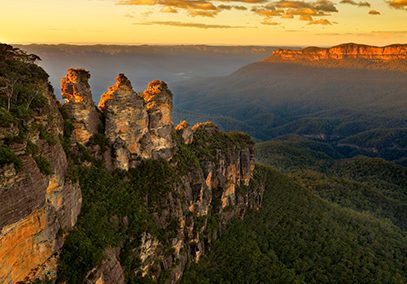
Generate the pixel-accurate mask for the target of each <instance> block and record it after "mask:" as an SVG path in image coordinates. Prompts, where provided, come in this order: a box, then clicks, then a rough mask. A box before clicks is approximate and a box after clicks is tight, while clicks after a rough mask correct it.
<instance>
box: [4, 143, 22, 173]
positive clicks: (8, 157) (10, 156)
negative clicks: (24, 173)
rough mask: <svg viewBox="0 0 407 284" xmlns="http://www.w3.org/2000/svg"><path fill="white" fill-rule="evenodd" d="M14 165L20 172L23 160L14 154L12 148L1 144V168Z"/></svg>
mask: <svg viewBox="0 0 407 284" xmlns="http://www.w3.org/2000/svg"><path fill="white" fill-rule="evenodd" d="M7 164H14V167H15V168H16V169H17V170H19V169H20V168H21V160H20V159H19V158H18V157H17V156H16V154H14V152H13V151H11V150H10V148H9V147H8V146H6V145H4V144H2V143H0V166H4V165H7Z"/></svg>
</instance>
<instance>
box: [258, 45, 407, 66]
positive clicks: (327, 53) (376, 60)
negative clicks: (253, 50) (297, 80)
mask: <svg viewBox="0 0 407 284" xmlns="http://www.w3.org/2000/svg"><path fill="white" fill-rule="evenodd" d="M264 61H265V62H286V63H296V64H304V65H314V66H321V67H356V68H368V69H379V70H395V71H407V68H406V61H407V45H402V44H394V45H388V46H384V47H377V46H368V45H362V44H355V43H348V44H341V45H337V46H334V47H331V48H320V47H307V48H304V49H301V50H289V49H277V50H275V51H273V53H272V55H271V56H270V57H268V58H266V59H264Z"/></svg>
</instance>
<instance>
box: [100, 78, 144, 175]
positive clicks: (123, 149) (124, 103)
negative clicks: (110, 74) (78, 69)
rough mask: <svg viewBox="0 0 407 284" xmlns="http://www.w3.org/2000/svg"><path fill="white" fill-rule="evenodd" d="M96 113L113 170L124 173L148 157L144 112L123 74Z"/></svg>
mask: <svg viewBox="0 0 407 284" xmlns="http://www.w3.org/2000/svg"><path fill="white" fill-rule="evenodd" d="M99 109H100V110H101V111H102V112H103V114H104V119H105V135H106V137H107V138H108V140H109V142H110V144H111V145H112V151H113V155H114V158H113V161H114V164H115V165H114V166H115V168H119V169H123V170H128V169H129V167H134V166H135V162H136V161H137V158H138V157H139V158H140V157H141V158H150V157H151V149H150V144H149V141H150V134H149V128H148V124H149V117H148V114H147V108H146V107H145V103H144V100H143V98H142V97H140V96H139V95H138V94H137V93H135V92H134V91H133V88H132V86H131V83H130V81H129V80H128V79H127V78H126V77H125V76H124V75H123V74H119V75H118V76H117V78H116V83H115V84H114V85H113V86H112V87H110V88H109V90H108V91H107V92H106V93H104V94H103V95H102V97H101V99H100V102H99Z"/></svg>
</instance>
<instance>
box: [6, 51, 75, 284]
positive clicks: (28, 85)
mask: <svg viewBox="0 0 407 284" xmlns="http://www.w3.org/2000/svg"><path fill="white" fill-rule="evenodd" d="M6 52H7V51H6ZM8 52H10V53H12V52H13V51H11V50H8ZM3 54H4V53H3ZM21 56H24V55H23V54H17V55H15V56H12V57H11V58H7V59H4V58H0V60H1V61H2V64H3V66H9V68H10V71H11V72H9V73H3V74H1V76H4V77H3V78H7V79H8V80H15V82H16V84H18V86H19V87H20V88H21V89H20V90H21V91H20V92H19V94H18V97H17V96H16V97H15V98H14V100H12V101H11V103H10V109H9V110H8V111H7V110H5V109H4V108H3V105H2V102H3V101H2V99H3V98H4V97H2V94H0V111H1V112H2V114H3V116H2V117H3V118H4V115H5V114H6V115H7V117H8V119H7V120H2V121H1V123H0V133H3V134H2V135H1V136H0V153H1V155H0V156H1V157H0V230H1V233H0V283H16V282H18V281H23V280H29V279H33V278H44V277H51V278H55V277H56V274H55V273H56V260H55V256H56V255H57V254H58V252H59V250H60V249H61V247H62V245H63V242H64V237H65V236H66V234H67V233H68V232H69V231H70V230H71V229H72V228H73V226H74V225H75V223H76V220H77V216H78V215H79V212H80V209H81V200H82V197H81V191H80V189H79V184H78V183H77V182H74V181H71V180H69V179H67V178H66V175H67V170H68V163H67V157H66V155H65V152H64V149H63V147H62V145H61V143H60V142H59V136H60V135H62V133H63V130H64V126H63V120H62V116H61V114H60V112H59V110H58V104H57V101H56V99H55V97H54V95H53V93H52V88H51V86H49V84H48V82H47V76H46V74H45V73H44V72H43V71H42V69H40V68H39V67H37V66H36V65H35V64H34V63H33V61H31V60H29V61H23V62H25V63H24V64H21V63H20V64H15V61H16V60H21V61H22V58H21ZM3 70H4V69H3ZM27 70H29V72H30V73H29V74H30V77H27V76H26V75H25V74H27V73H25V72H27ZM3 95H4V94H3ZM10 130H12V131H10ZM10 157H12V158H11V159H10Z"/></svg>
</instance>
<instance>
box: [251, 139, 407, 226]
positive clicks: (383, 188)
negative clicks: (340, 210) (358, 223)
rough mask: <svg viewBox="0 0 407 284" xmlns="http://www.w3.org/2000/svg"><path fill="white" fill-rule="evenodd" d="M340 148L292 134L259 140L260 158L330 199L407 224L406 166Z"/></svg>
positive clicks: (399, 223)
mask: <svg viewBox="0 0 407 284" xmlns="http://www.w3.org/2000/svg"><path fill="white" fill-rule="evenodd" d="M339 150H341V149H338V148H335V147H333V146H331V145H330V144H328V143H323V142H318V141H314V140H311V139H306V138H302V137H299V136H288V137H281V138H279V139H274V140H271V141H267V142H263V143H259V144H257V159H258V161H260V162H262V163H264V164H268V165H272V166H274V167H277V168H278V169H280V170H282V171H284V172H288V173H289V175H290V176H291V177H293V178H294V179H295V180H296V181H297V182H298V183H300V184H302V185H303V186H304V187H307V188H308V189H310V190H312V191H313V192H314V193H316V194H317V195H318V196H320V197H322V198H324V199H326V200H329V201H331V202H335V203H337V204H338V205H340V206H342V207H346V208H351V209H354V210H357V211H360V212H364V211H368V212H370V213H372V214H374V215H375V216H377V217H380V218H387V219H390V220H391V221H392V222H393V223H394V224H396V225H398V226H399V227H401V228H402V229H407V169H406V168H405V167H403V166H400V165H397V164H395V163H392V162H389V161H386V160H383V159H380V158H369V157H364V156H357V157H354V158H344V155H343V153H341V152H340V151H339Z"/></svg>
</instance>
